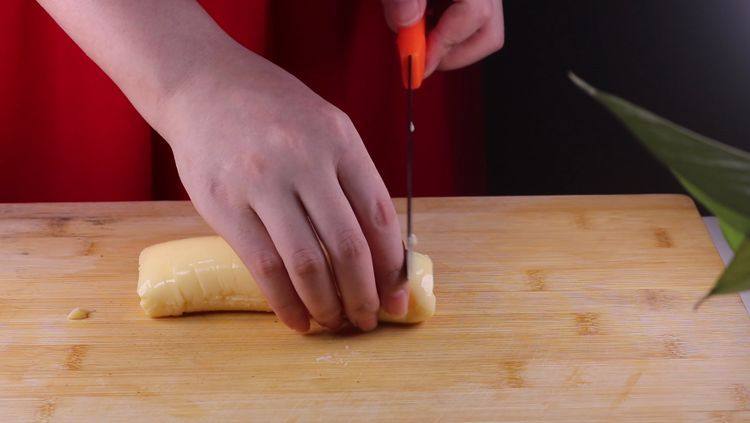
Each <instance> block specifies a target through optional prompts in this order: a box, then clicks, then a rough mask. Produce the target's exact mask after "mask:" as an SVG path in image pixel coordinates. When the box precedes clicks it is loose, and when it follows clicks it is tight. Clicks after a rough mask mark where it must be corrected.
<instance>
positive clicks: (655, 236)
mask: <svg viewBox="0 0 750 423" xmlns="http://www.w3.org/2000/svg"><path fill="white" fill-rule="evenodd" d="M397 208H398V210H399V212H400V213H401V216H400V218H401V219H402V220H403V209H404V204H403V201H401V200H398V201H397ZM415 210H416V212H417V213H416V215H415V227H416V228H417V233H418V234H419V235H420V248H421V250H422V251H424V252H426V253H428V254H429V255H430V256H431V257H432V258H433V260H434V262H435V270H436V294H437V297H438V310H437V314H436V315H435V317H434V318H433V319H432V320H430V321H428V322H426V323H424V324H422V325H417V326H413V327H402V326H393V325H390V326H383V327H382V328H379V329H378V330H377V331H375V332H374V333H370V334H348V335H332V334H328V333H324V332H317V333H313V334H311V335H308V336H300V335H296V334H294V333H292V332H291V331H288V330H286V329H285V328H283V327H282V325H281V324H280V323H278V321H276V319H275V318H274V316H273V315H269V314H253V313H206V314H195V315H191V316H187V317H182V318H172V319H149V318H147V317H145V316H144V315H143V313H142V311H141V310H140V308H139V306H138V297H137V295H136V293H135V288H136V279H137V256H138V253H139V251H140V250H141V249H142V248H143V247H145V246H147V245H150V244H153V243H156V242H161V241H165V240H168V239H175V238H182V237H189V236H198V235H205V234H209V233H211V231H210V230H209V228H208V227H207V226H206V225H205V223H204V222H203V221H202V220H201V219H200V218H199V217H198V216H197V214H196V213H195V210H194V209H193V208H192V207H191V206H190V205H189V204H187V203H108V204H36V205H34V204H31V205H0V238H1V241H0V261H2V263H3V264H4V266H2V267H0V421H34V420H36V421H73V420H100V421H132V420H135V419H138V420H143V419H155V420H159V421H170V420H174V421H179V420H183V419H188V418H191V419H195V420H203V421H211V420H213V421H216V420H248V419H251V420H260V421H270V420H282V421H283V420H288V421H294V420H297V419H301V420H328V421H331V420H334V421H336V420H339V421H340V420H345V421H348V420H386V421H393V420H412V421H425V420H428V421H439V420H485V421H487V420H492V421H501V420H506V421H545V420H557V421H570V422H584V421H606V420H612V419H617V420H620V421H640V422H642V421H649V422H651V421H669V422H674V421H741V420H743V419H744V420H745V421H747V420H748V419H750V410H749V409H750V325H748V316H747V314H746V313H745V310H744V308H743V307H742V304H741V302H740V300H739V298H738V296H734V295H730V296H723V297H718V298H715V299H711V300H710V301H708V302H706V303H705V304H704V305H703V306H702V308H701V309H700V310H699V311H698V312H695V311H693V309H692V307H693V304H694V303H695V301H696V300H697V299H698V298H700V297H701V296H702V295H703V294H704V293H705V292H706V290H707V289H708V288H709V287H710V286H711V284H712V283H713V281H714V279H715V278H716V276H717V275H718V274H719V273H720V272H721V269H722V262H721V260H720V258H719V256H718V255H717V254H716V249H715V248H714V246H713V245H712V244H711V241H710V238H709V234H708V231H707V230H706V227H705V226H704V225H703V223H702V221H701V219H700V216H699V214H698V213H697V210H696V209H695V207H694V205H693V203H692V202H691V201H690V200H689V199H688V198H686V197H683V196H669V195H666V196H665V195H656V196H593V197H510V198H452V199H418V200H417V201H416V203H415ZM77 306H81V307H88V308H92V309H94V310H95V312H94V313H93V314H92V316H91V317H90V318H89V319H87V320H82V321H68V320H66V318H65V316H66V315H67V313H68V312H69V311H70V310H71V309H72V308H74V307H77Z"/></svg>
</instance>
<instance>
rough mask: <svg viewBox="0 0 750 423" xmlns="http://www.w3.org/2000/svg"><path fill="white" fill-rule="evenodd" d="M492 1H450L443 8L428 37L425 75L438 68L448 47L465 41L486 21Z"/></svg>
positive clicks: (449, 49)
mask: <svg viewBox="0 0 750 423" xmlns="http://www.w3.org/2000/svg"><path fill="white" fill-rule="evenodd" d="M493 3H494V2H493V1H490V0H479V1H476V0H475V1H470V0H463V1H457V2H455V3H453V4H452V5H451V6H450V7H449V8H448V9H446V10H445V12H444V13H443V15H442V16H441V17H440V20H439V21H438V23H437V25H436V26H435V28H433V29H432V31H430V33H429V35H428V36H427V54H426V58H425V76H429V75H430V74H432V72H434V71H435V69H437V67H438V65H439V64H440V62H441V61H442V60H443V58H444V57H445V56H446V55H447V54H448V53H449V52H450V51H451V49H453V48H454V47H455V46H457V45H459V44H461V43H462V42H464V41H466V40H468V39H469V38H470V37H471V36H473V35H474V34H475V33H476V32H477V31H478V30H479V29H480V28H482V26H483V25H484V24H485V23H486V22H487V21H489V19H490V17H491V13H492V11H493V7H494V6H493Z"/></svg>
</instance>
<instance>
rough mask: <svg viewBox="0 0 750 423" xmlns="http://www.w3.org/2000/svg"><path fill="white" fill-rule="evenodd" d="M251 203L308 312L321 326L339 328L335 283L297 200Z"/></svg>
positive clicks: (339, 314)
mask: <svg viewBox="0 0 750 423" xmlns="http://www.w3.org/2000/svg"><path fill="white" fill-rule="evenodd" d="M254 206H255V210H256V212H257V213H258V216H260V220H261V221H262V222H263V224H264V225H265V227H266V228H267V229H268V233H269V235H270V236H271V239H272V240H273V243H274V245H275V246H276V248H277V249H278V251H279V254H280V255H281V259H282V260H283V261H284V266H285V267H286V270H287V273H288V274H289V276H290V278H291V280H292V285H294V288H295V289H296V291H297V295H299V297H300V299H302V302H303V303H304V304H305V306H306V307H307V310H308V311H309V312H310V315H311V316H312V317H313V319H315V321H316V322H318V323H320V324H321V325H322V326H325V327H327V328H329V329H333V330H336V329H339V328H340V327H341V325H342V324H343V323H344V319H343V317H342V313H341V312H342V310H341V302H340V300H339V297H338V293H337V291H336V285H335V284H334V282H333V278H332V275H331V272H330V269H329V267H328V262H327V261H326V258H325V255H324V254H323V250H322V248H321V246H320V243H319V242H318V239H317V238H316V236H315V233H314V232H313V229H312V227H311V226H310V223H309V222H308V220H307V214H306V213H305V210H304V209H303V207H302V205H301V204H300V202H299V200H298V199H297V198H294V197H291V196H290V198H289V199H288V200H278V199H266V201H258V204H257V205H254Z"/></svg>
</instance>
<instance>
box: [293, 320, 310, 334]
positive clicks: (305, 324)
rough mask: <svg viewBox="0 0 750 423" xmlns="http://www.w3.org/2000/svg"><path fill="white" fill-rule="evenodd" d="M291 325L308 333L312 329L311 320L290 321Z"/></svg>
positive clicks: (296, 329) (299, 330)
mask: <svg viewBox="0 0 750 423" xmlns="http://www.w3.org/2000/svg"><path fill="white" fill-rule="evenodd" d="M289 326H290V327H291V328H292V329H294V330H295V331H297V332H299V333H307V332H308V331H309V330H310V320H300V321H298V322H293V323H290V324H289Z"/></svg>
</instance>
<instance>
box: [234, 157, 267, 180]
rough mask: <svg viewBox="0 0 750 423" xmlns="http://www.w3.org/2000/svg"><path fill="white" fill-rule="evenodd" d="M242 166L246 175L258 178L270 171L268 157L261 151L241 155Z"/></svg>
mask: <svg viewBox="0 0 750 423" xmlns="http://www.w3.org/2000/svg"><path fill="white" fill-rule="evenodd" d="M240 160H241V167H242V171H243V173H244V176H245V177H247V178H251V179H256V178H258V177H260V176H263V175H264V174H266V173H267V172H268V169H269V163H268V159H267V158H266V157H264V156H263V155H262V154H259V153H250V152H248V153H245V154H243V155H242V157H241V159H240Z"/></svg>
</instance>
